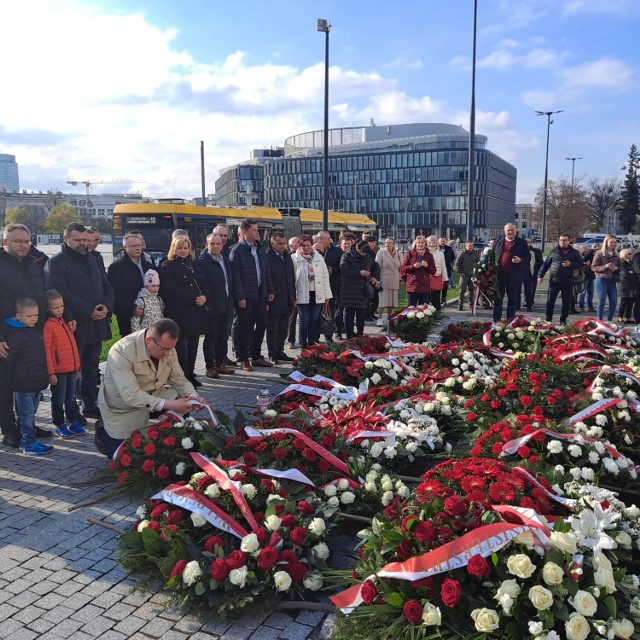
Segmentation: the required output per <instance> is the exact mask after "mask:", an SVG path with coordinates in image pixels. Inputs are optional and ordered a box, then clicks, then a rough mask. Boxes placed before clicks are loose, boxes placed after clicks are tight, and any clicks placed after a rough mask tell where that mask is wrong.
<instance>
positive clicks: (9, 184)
mask: <svg viewBox="0 0 640 640" xmlns="http://www.w3.org/2000/svg"><path fill="white" fill-rule="evenodd" d="M0 191H4V192H6V193H18V192H19V191H20V179H19V177H18V163H17V162H16V157H15V156H12V155H11V154H9V153H0Z"/></svg>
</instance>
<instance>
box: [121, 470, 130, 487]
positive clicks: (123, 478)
mask: <svg viewBox="0 0 640 640" xmlns="http://www.w3.org/2000/svg"><path fill="white" fill-rule="evenodd" d="M128 478H129V472H128V471H123V472H122V473H121V474H120V475H119V476H118V484H125V483H126V481H127V479H128Z"/></svg>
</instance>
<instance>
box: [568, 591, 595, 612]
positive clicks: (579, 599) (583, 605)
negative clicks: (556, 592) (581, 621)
mask: <svg viewBox="0 0 640 640" xmlns="http://www.w3.org/2000/svg"><path fill="white" fill-rule="evenodd" d="M573 608H574V609H575V610H576V611H577V612H578V613H579V614H580V615H583V616H588V617H589V618H590V617H591V616H592V615H593V614H594V613H595V612H596V610H597V609H598V602H597V601H596V599H595V598H594V597H593V596H592V595H591V594H590V593H589V592H588V591H583V590H582V589H580V590H579V591H577V592H576V595H575V596H573Z"/></svg>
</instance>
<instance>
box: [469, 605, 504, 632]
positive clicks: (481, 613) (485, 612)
mask: <svg viewBox="0 0 640 640" xmlns="http://www.w3.org/2000/svg"><path fill="white" fill-rule="evenodd" d="M471 617H472V618H473V621H474V622H475V625H476V629H477V630H478V631H480V633H488V632H489V631H495V630H496V629H497V628H498V626H499V625H500V617H499V616H498V613H497V611H494V610H493V609H487V608H486V607H482V609H474V610H473V611H472V612H471Z"/></svg>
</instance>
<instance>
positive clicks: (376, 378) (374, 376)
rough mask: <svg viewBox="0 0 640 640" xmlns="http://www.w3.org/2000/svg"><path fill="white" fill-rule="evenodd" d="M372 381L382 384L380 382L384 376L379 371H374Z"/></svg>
mask: <svg viewBox="0 0 640 640" xmlns="http://www.w3.org/2000/svg"><path fill="white" fill-rule="evenodd" d="M371 382H373V384H380V382H382V376H381V375H380V374H379V373H374V374H373V375H372V376H371Z"/></svg>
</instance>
